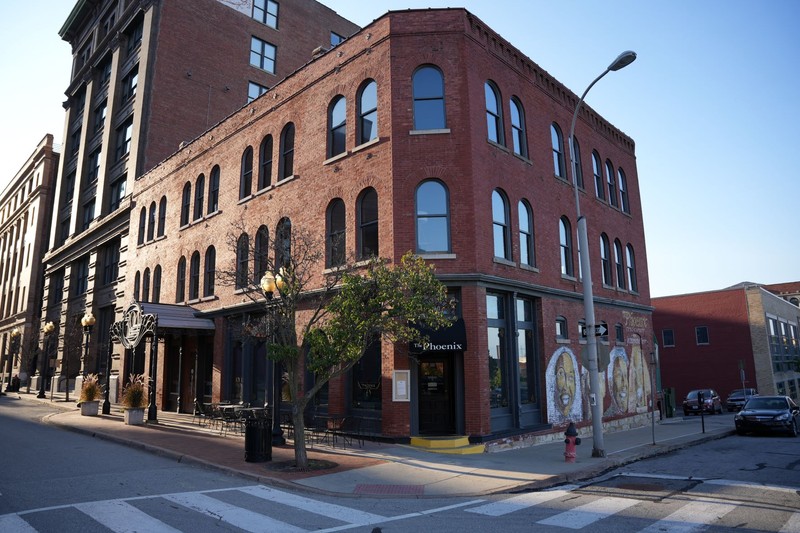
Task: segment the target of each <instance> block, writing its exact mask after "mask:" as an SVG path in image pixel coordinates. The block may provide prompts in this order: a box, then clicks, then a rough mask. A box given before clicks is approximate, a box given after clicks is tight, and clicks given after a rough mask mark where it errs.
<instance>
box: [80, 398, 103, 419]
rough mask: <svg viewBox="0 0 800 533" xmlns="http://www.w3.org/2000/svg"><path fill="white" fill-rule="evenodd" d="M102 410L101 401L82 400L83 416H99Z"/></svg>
mask: <svg viewBox="0 0 800 533" xmlns="http://www.w3.org/2000/svg"><path fill="white" fill-rule="evenodd" d="M99 411H100V401H99V400H93V401H91V402H81V415H83V416H97V413H98V412H99Z"/></svg>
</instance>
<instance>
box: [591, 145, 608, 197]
mask: <svg viewBox="0 0 800 533" xmlns="http://www.w3.org/2000/svg"><path fill="white" fill-rule="evenodd" d="M592 174H594V192H595V194H596V195H597V197H598V198H600V199H601V200H605V199H606V188H605V185H603V165H602V164H601V163H600V154H598V153H597V152H596V151H594V150H592Z"/></svg>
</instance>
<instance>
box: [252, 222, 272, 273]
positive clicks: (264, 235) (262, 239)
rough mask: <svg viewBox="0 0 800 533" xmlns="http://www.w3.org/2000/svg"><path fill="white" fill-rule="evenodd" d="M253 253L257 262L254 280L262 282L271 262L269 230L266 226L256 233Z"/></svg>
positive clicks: (254, 267)
mask: <svg viewBox="0 0 800 533" xmlns="http://www.w3.org/2000/svg"><path fill="white" fill-rule="evenodd" d="M253 252H254V253H253V256H254V260H255V261H254V262H255V264H254V265H253V273H254V274H255V278H254V279H255V280H256V281H257V282H260V281H261V278H262V277H263V276H264V274H266V273H267V268H268V264H267V263H268V260H269V229H267V227H266V226H261V227H259V228H258V231H256V246H255V250H253Z"/></svg>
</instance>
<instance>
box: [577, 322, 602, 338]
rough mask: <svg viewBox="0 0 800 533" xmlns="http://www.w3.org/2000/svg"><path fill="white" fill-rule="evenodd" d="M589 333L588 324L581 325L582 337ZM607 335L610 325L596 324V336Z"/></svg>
mask: <svg viewBox="0 0 800 533" xmlns="http://www.w3.org/2000/svg"><path fill="white" fill-rule="evenodd" d="M587 333H588V332H587V331H586V326H581V337H585V336H586V334H587ZM606 335H608V327H607V326H606V325H605V324H595V326H594V336H595V337H605V336H606Z"/></svg>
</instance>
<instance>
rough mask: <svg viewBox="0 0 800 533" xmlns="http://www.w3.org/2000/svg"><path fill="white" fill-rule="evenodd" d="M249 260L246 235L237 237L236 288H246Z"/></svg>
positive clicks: (248, 243)
mask: <svg viewBox="0 0 800 533" xmlns="http://www.w3.org/2000/svg"><path fill="white" fill-rule="evenodd" d="M249 258H250V238H249V237H248V236H247V233H242V234H241V235H239V239H238V240H237V241H236V288H237V289H243V288H244V287H246V286H247V281H248V280H247V265H248V263H249Z"/></svg>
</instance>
